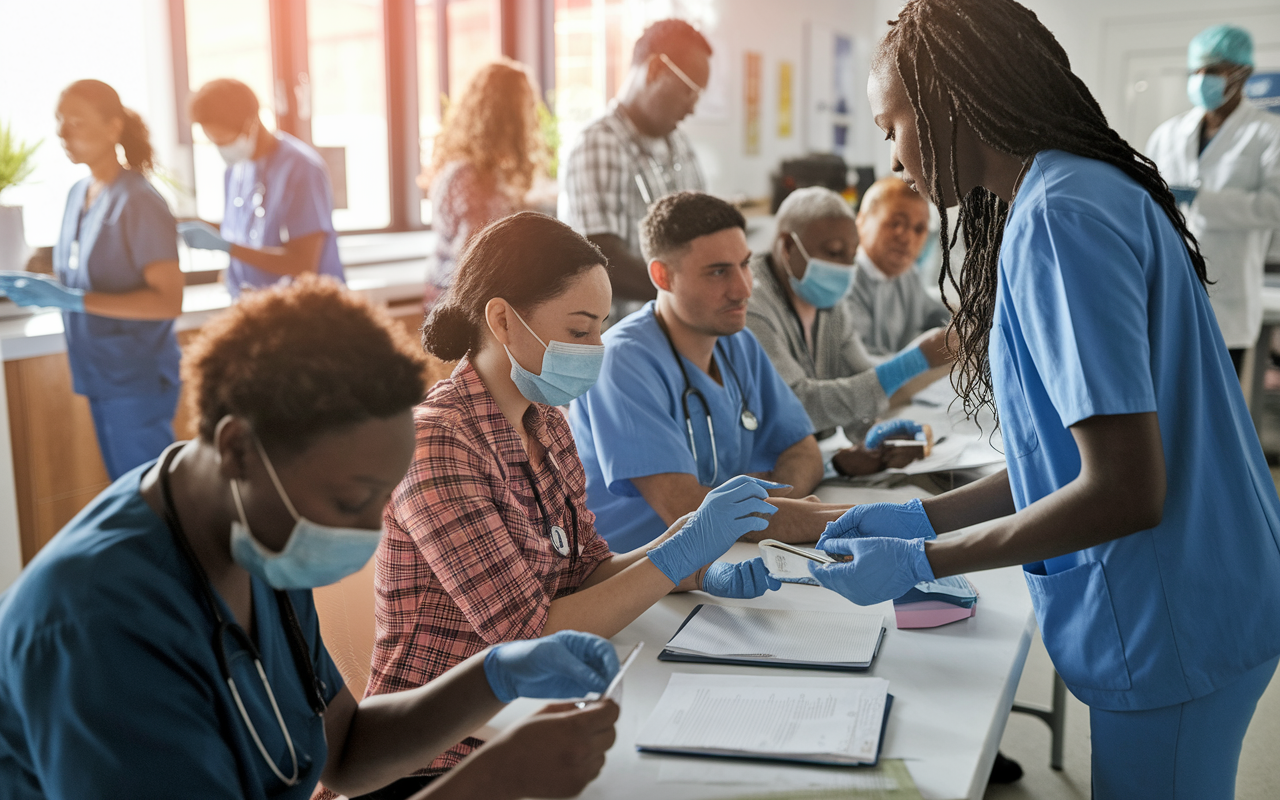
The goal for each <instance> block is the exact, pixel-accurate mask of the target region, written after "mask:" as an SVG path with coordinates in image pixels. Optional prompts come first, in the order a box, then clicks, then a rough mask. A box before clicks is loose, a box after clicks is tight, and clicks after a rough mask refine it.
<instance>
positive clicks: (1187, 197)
mask: <svg viewBox="0 0 1280 800" xmlns="http://www.w3.org/2000/svg"><path fill="white" fill-rule="evenodd" d="M1169 191H1171V192H1173V200H1174V202H1176V203H1177V204H1178V205H1180V206H1189V205H1191V203H1192V202H1193V201H1194V200H1195V199H1196V193H1197V192H1199V191H1200V190H1199V189H1197V188H1196V187H1194V186H1170V187H1169Z"/></svg>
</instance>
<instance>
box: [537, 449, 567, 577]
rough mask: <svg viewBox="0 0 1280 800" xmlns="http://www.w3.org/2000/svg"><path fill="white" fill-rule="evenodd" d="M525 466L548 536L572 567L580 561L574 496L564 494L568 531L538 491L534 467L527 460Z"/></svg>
mask: <svg viewBox="0 0 1280 800" xmlns="http://www.w3.org/2000/svg"><path fill="white" fill-rule="evenodd" d="M548 457H550V454H548ZM523 467H524V472H525V477H526V478H528V480H529V488H531V489H532V490H533V502H534V503H535V504H536V505H537V506H538V513H539V514H540V515H542V525H543V527H544V528H545V530H546V534H547V538H548V539H550V540H551V546H552V547H553V548H555V551H556V552H557V553H559V554H560V555H561V556H562V557H564V558H567V559H569V567H570V568H572V567H573V565H574V564H576V563H577V561H578V509H577V508H576V507H575V506H574V505H573V498H571V497H569V495H567V494H566V495H565V496H564V505H565V508H567V509H569V517H570V522H569V524H570V531H571V533H566V532H565V529H564V528H563V527H561V526H560V525H556V524H555V523H553V522H552V521H551V515H550V514H549V513H547V507H546V505H545V504H544V503H543V502H542V492H540V491H538V481H537V479H536V477H535V476H534V474H533V469H532V468H530V466H529V464H528V462H525V463H524V464H523Z"/></svg>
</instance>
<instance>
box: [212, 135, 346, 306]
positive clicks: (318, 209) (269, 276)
mask: <svg viewBox="0 0 1280 800" xmlns="http://www.w3.org/2000/svg"><path fill="white" fill-rule="evenodd" d="M276 140H277V142H278V144H277V145H276V147H275V149H274V150H272V151H271V152H270V153H268V154H267V155H266V156H264V157H263V158H261V159H258V160H256V161H242V162H240V163H239V164H235V165H233V166H230V167H228V168H227V171H226V174H225V175H224V176H223V186H224V188H225V189H226V198H227V199H226V208H225V209H224V210H223V216H222V238H224V239H226V240H227V241H228V242H231V243H232V244H239V245H244V246H245V247H251V248H253V249H255V250H257V249H261V248H263V247H280V246H282V245H283V244H285V243H286V242H288V241H289V240H290V239H299V238H302V237H303V236H307V235H309V234H312V233H315V232H317V231H323V232H324V233H325V234H327V235H326V237H325V243H324V248H323V249H322V250H321V251H320V265H319V269H318V271H319V273H320V274H321V275H329V276H331V277H334V278H336V279H338V280H340V281H345V278H344V276H343V272H342V262H341V261H339V260H338V236H337V234H336V233H335V232H334V230H333V189H332V188H330V186H329V173H328V171H327V170H326V169H325V165H324V161H323V159H321V158H320V155H319V154H318V153H316V151H315V150H314V149H312V148H311V147H308V146H307V145H306V144H305V143H303V142H301V141H299V140H298V139H296V138H294V137H293V136H290V135H289V134H287V133H277V134H276ZM280 279H281V276H280V275H276V274H275V273H273V272H267V271H265V270H261V269H258V268H257V267H254V266H250V265H249V264H246V263H244V262H243V261H240V260H239V259H235V258H233V259H231V266H230V267H229V268H228V269H227V279H226V280H227V290H228V291H229V292H231V296H232V297H238V296H239V295H240V292H241V290H243V289H246V288H251V289H261V288H263V287H266V286H272V285H274V284H275V283H278V282H279V281H280Z"/></svg>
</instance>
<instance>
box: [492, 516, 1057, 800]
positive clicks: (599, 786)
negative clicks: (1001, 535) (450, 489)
mask: <svg viewBox="0 0 1280 800" xmlns="http://www.w3.org/2000/svg"><path fill="white" fill-rule="evenodd" d="M823 493H826V492H823ZM833 499H834V498H833ZM757 552H758V550H757V548H756V547H755V545H748V544H738V545H735V546H734V547H733V548H732V549H731V550H730V551H729V553H728V554H727V555H726V557H725V559H726V560H729V561H739V560H743V559H746V558H750V557H752V556H754V555H755V554H756V553H757ZM969 578H970V580H971V581H972V582H973V584H974V585H975V586H976V587H977V588H978V591H979V592H980V593H981V599H980V600H979V601H978V613H977V615H976V616H974V617H972V618H970V619H967V620H962V621H960V622H957V623H953V624H951V625H946V626H943V627H941V628H933V629H925V630H906V631H899V630H897V629H896V627H895V625H894V616H893V607H892V604H891V603H884V604H881V605H879V606H875V607H874V610H875V611H878V612H882V613H884V615H885V620H886V626H887V627H888V628H889V630H888V632H887V633H886V634H885V639H884V643H883V644H882V646H881V649H880V654H879V656H878V657H877V659H876V662H875V664H874V666H873V667H872V669H871V670H870V671H869V672H866V673H832V672H822V673H813V672H808V673H804V674H823V675H838V674H850V675H870V676H876V677H881V678H886V679H888V680H889V682H890V687H889V691H890V693H892V694H893V695H894V703H893V709H892V712H891V713H890V717H889V724H888V729H887V731H886V736H885V744H884V750H883V752H882V756H883V757H885V758H901V759H906V764H907V767H908V769H909V770H910V772H911V776H912V778H913V780H914V781H915V782H916V785H917V786H918V787H919V789H920V792H921V794H923V796H924V797H926V798H931V799H933V800H953V799H954V798H970V799H971V800H976V798H981V797H982V795H983V792H984V791H985V789H986V785H987V776H988V775H989V774H990V771H991V764H992V762H993V760H994V759H995V755H996V749H997V747H998V746H999V744H1000V737H1001V735H1002V734H1003V733H1004V725H1005V720H1006V719H1007V718H1008V716H1009V710H1010V707H1011V706H1012V704H1013V696H1014V692H1015V691H1016V689H1017V687H1018V680H1019V679H1020V678H1021V676H1022V667H1023V664H1024V663H1025V661H1026V657H1027V650H1028V648H1029V647H1030V644H1031V635H1032V631H1033V628H1034V625H1035V617H1034V615H1033V613H1032V610H1031V601H1030V598H1029V596H1028V595H1027V589H1026V584H1025V583H1024V581H1023V578H1022V574H1021V570H1020V569H1018V568H1009V569H1002V570H995V571H991V572H983V573H978V574H975V575H971V576H969ZM699 603H723V604H727V605H746V604H755V605H758V606H763V607H768V608H790V609H821V610H833V609H849V610H856V609H857V608H858V607H857V606H854V605H852V604H851V603H849V601H847V600H845V599H843V598H841V597H840V596H839V595H836V594H835V593H833V592H829V591H827V590H826V589H822V588H819V587H816V586H802V585H795V584H790V585H784V586H783V587H782V589H781V590H780V591H777V592H770V593H769V594H767V595H766V596H764V597H762V598H759V599H756V600H751V601H742V600H723V599H719V598H714V597H711V596H710V595H707V594H704V593H702V592H691V593H688V594H678V595H670V596H668V597H666V598H664V599H662V600H661V601H659V602H658V603H657V604H656V605H655V606H653V607H652V608H650V609H649V610H648V611H646V612H645V613H644V614H643V615H641V616H640V618H639V619H637V620H636V621H635V622H633V623H632V624H631V625H629V626H627V627H626V628H625V629H624V630H623V631H622V632H621V633H619V634H618V635H617V636H615V637H614V638H613V641H614V643H615V644H617V645H619V647H620V648H623V647H624V646H629V645H631V644H634V643H635V642H639V641H643V642H645V649H644V651H643V652H642V654H641V655H640V657H639V658H638V659H637V661H636V663H635V664H634V665H633V666H632V667H631V670H630V672H628V673H627V676H626V679H625V680H624V681H623V696H622V716H621V717H620V719H619V720H618V724H617V734H618V740H617V743H616V744H614V746H613V748H612V749H611V750H610V751H609V754H608V760H607V762H606V764H605V767H604V771H603V772H602V773H601V774H600V777H599V778H598V779H596V781H594V782H593V783H592V784H591V785H589V786H588V787H587V789H586V791H585V792H583V794H582V795H581V797H583V798H602V799H603V798H608V799H609V800H626V799H628V798H636V799H637V800H640V798H644V800H650V799H651V798H655V797H661V798H663V800H692V799H693V798H698V799H699V800H701V799H702V798H727V797H743V796H744V795H750V794H751V793H752V791H751V787H749V786H743V785H736V786H735V785H723V784H721V785H707V784H692V783H669V782H663V781H662V780H661V779H660V771H661V767H662V764H663V763H664V762H669V761H671V760H673V759H681V760H683V759H682V758H681V757H680V756H662V755H653V754H647V753H644V754H642V753H638V752H637V751H636V749H635V741H636V736H637V734H638V732H639V730H640V727H641V726H642V725H643V724H644V722H645V720H647V719H648V717H649V714H650V712H651V711H652V710H653V708H654V706H655V705H656V704H657V702H658V698H659V697H660V696H661V695H662V691H663V689H664V688H666V685H667V680H668V678H669V676H670V675H671V674H672V673H673V672H695V673H721V674H724V673H729V674H768V675H777V676H786V675H787V674H789V673H792V670H783V669H766V668H761V667H733V666H726V665H717V664H683V663H672V662H665V661H658V660H657V655H658V652H659V651H660V650H661V649H662V645H663V644H664V643H665V642H666V641H667V640H668V639H669V638H671V636H672V634H674V633H675V631H676V629H677V628H678V627H679V626H680V623H681V622H682V621H683V620H684V618H685V617H686V616H687V615H688V614H689V612H690V611H692V610H693V608H694V606H696V605H698V604H699ZM540 706H541V703H537V702H534V701H523V700H522V701H517V703H514V704H512V706H511V707H509V708H508V709H507V710H506V711H504V712H503V714H502V715H500V716H499V718H498V719H496V720H494V723H493V724H495V725H497V726H498V727H502V726H503V725H504V724H509V723H510V722H513V721H514V720H516V719H518V718H520V717H522V716H524V715H526V714H528V713H530V712H531V711H532V710H534V709H535V708H538V707H540ZM807 769H811V768H807V767H792V766H786V765H778V766H777V770H778V771H779V772H780V773H782V774H790V775H795V776H797V778H799V775H800V773H802V772H803V771H805V770H807ZM797 782H799V781H797Z"/></svg>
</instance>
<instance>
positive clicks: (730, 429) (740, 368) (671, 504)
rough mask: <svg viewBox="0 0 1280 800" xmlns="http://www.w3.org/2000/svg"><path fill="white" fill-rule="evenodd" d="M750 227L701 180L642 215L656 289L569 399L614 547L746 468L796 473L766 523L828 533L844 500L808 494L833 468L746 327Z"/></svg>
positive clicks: (650, 532)
mask: <svg viewBox="0 0 1280 800" xmlns="http://www.w3.org/2000/svg"><path fill="white" fill-rule="evenodd" d="M745 227H746V222H745V220H744V219H743V217H742V214H740V213H739V212H738V211H737V209H735V208H733V207H732V206H731V205H729V204H728V203H725V202H724V201H722V200H719V199H717V198H715V197H712V196H710V195H707V194H702V193H699V192H680V193H677V194H672V195H668V196H667V197H664V198H662V199H661V200H659V201H657V202H656V203H654V204H653V205H652V206H651V207H650V210H649V213H648V215H647V216H646V217H645V218H644V220H643V221H642V222H641V229H640V235H641V244H642V246H643V250H644V254H645V258H646V260H647V261H648V266H649V278H650V280H651V281H652V282H653V285H654V286H655V287H656V288H657V289H658V299H657V300H654V301H651V302H649V303H647V304H646V305H645V306H644V307H643V308H641V309H640V310H639V311H637V312H635V313H634V314H631V315H630V316H628V317H627V318H625V319H623V320H622V321H620V322H618V323H617V324H616V325H614V326H613V327H612V328H610V329H609V330H608V331H607V332H606V333H605V334H604V342H605V354H604V364H603V366H602V367H601V371H600V379H599V380H598V381H597V382H596V384H595V385H594V386H593V387H592V388H591V389H590V390H589V391H588V392H587V393H586V394H584V395H582V396H581V397H580V398H578V399H577V400H575V401H574V402H573V405H572V406H571V408H570V412H569V422H570V425H571V426H572V428H573V436H574V440H575V442H576V443H577V446H578V453H579V454H580V455H581V456H582V463H583V466H584V467H585V468H586V473H587V505H588V507H589V508H590V509H591V510H592V512H594V513H595V515H596V518H597V520H598V521H599V523H600V528H601V530H602V532H603V534H604V536H605V538H606V539H607V540H608V541H609V544H610V546H611V547H613V548H614V549H615V550H629V549H631V548H634V547H639V546H642V545H644V544H645V543H647V542H649V541H651V540H653V539H654V538H655V537H656V536H658V535H659V534H661V533H662V532H663V531H664V530H665V529H666V528H667V526H668V525H670V524H671V523H672V522H673V521H674V520H675V519H676V518H678V517H679V516H680V515H682V514H687V513H689V512H690V511H692V510H694V509H695V508H697V507H698V503H700V502H701V501H702V498H704V497H705V496H706V495H707V493H708V492H710V491H711V490H712V488H714V487H716V486H718V485H720V484H721V483H723V482H724V481H726V480H729V479H730V478H733V477H734V476H736V475H758V476H761V477H765V478H768V479H769V480H772V481H776V482H778V483H782V484H786V487H785V488H779V489H775V490H772V491H771V492H770V494H772V495H773V498H772V501H771V502H772V503H773V504H774V505H775V506H777V508H778V513H777V514H775V515H774V516H773V518H772V520H771V521H770V523H769V527H768V529H767V530H765V531H763V532H761V533H760V534H759V536H760V537H765V538H773V539H780V540H783V541H789V542H812V541H816V540H817V538H818V536H819V535H821V533H822V529H823V527H825V525H826V523H827V522H828V521H829V520H832V519H835V518H836V517H837V516H839V514H840V512H841V511H842V510H843V509H844V508H845V507H844V506H835V505H826V504H822V503H819V502H817V501H816V499H811V498H809V494H810V492H812V491H813V490H814V488H815V487H816V486H817V485H818V481H820V480H821V479H822V474H823V462H822V455H821V453H820V452H819V450H818V444H817V441H816V440H815V439H814V435H813V426H812V425H811V424H810V422H809V416H808V415H807V414H806V413H805V410H804V406H803V405H801V403H800V401H799V400H798V399H797V398H796V395H795V393H794V392H793V391H791V388H790V387H788V386H787V384H786V382H785V381H784V380H783V379H782V378H781V377H780V376H779V375H778V372H777V370H775V369H774V367H773V364H771V363H770V361H769V358H768V356H767V355H766V354H765V351H764V350H763V349H762V348H761V347H760V343H759V342H757V341H756V337H755V336H754V335H753V334H752V333H751V331H749V330H747V329H746V319H747V302H748V300H749V299H750V298H751V293H752V277H751V267H750V263H749V262H750V260H751V250H750V248H748V247H747V240H746V235H745Z"/></svg>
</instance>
